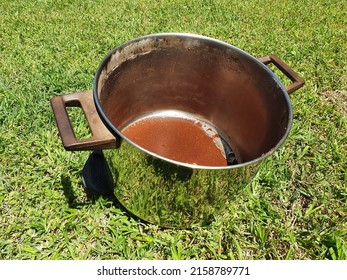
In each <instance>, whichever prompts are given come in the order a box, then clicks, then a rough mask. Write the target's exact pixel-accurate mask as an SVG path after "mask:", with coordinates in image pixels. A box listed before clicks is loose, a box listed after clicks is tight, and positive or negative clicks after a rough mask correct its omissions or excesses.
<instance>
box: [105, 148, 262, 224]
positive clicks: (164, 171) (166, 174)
mask: <svg viewBox="0 0 347 280" xmlns="http://www.w3.org/2000/svg"><path fill="white" fill-rule="evenodd" d="M104 155H105V157H106V160H107V162H108V163H109V165H110V170H111V172H112V173H113V178H114V181H115V195H116V197H117V198H118V199H119V201H120V202H121V203H122V204H123V205H124V206H125V207H126V208H127V209H128V210H129V211H130V212H132V213H133V214H135V215H136V216H138V217H140V218H142V219H143V220H146V221H148V222H151V223H154V224H158V225H161V226H164V227H183V228H184V227H186V228H189V227H192V226H195V225H196V226H201V225H206V224H208V223H210V222H211V221H213V217H214V215H217V214H218V213H223V212H224V211H225V210H226V209H227V208H228V201H230V200H232V198H233V197H235V195H236V194H237V192H238V191H239V189H240V187H244V186H245V185H246V184H247V183H249V182H250V180H251V179H252V178H253V177H254V176H255V173H256V172H257V169H258V166H259V163H256V164H253V165H250V166H246V167H240V168H236V169H223V170H222V169H221V170H218V169H217V170H211V169H192V168H188V167H185V166H180V165H175V164H172V163H169V162H166V161H164V160H161V159H159V158H155V157H152V156H150V155H146V154H145V153H143V152H142V151H140V150H139V149H137V148H135V147H133V146H132V145H130V144H129V143H127V142H126V141H124V142H123V143H122V148H121V149H117V150H114V151H112V150H105V151H104ZM119 159H122V160H119ZM129 166H132V168H129ZM134 170H137V171H136V174H134Z"/></svg>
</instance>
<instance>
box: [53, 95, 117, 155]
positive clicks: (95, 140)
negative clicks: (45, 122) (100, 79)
mask: <svg viewBox="0 0 347 280" xmlns="http://www.w3.org/2000/svg"><path fill="white" fill-rule="evenodd" d="M51 106H52V109H53V113H54V117H55V121H56V123H57V126H58V130H59V134H60V138H61V139H62V142H63V145H64V148H65V149H66V150H68V151H82V150H97V149H112V148H115V147H116V138H115V136H114V135H113V134H112V133H111V132H110V131H109V130H108V129H107V128H106V126H105V125H104V123H103V122H102V121H101V119H100V117H99V115H98V113H97V111H96V108H95V105H94V100H93V92H92V91H91V90H90V91H82V92H76V93H72V94H68V95H62V96H55V97H53V98H52V99H51ZM66 107H81V108H82V110H83V112H84V115H85V117H86V119H87V122H88V125H89V128H90V130H91V132H92V137H90V138H87V139H76V136H75V133H74V130H73V128H72V125H71V122H70V119H69V116H68V113H67V110H66Z"/></svg>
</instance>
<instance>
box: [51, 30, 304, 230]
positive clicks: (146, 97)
mask: <svg viewBox="0 0 347 280" xmlns="http://www.w3.org/2000/svg"><path fill="white" fill-rule="evenodd" d="M268 63H273V64H275V65H276V66H277V68H278V69H279V70H281V71H282V72H283V73H284V74H285V75H286V76H287V77H288V78H289V79H290V80H291V81H292V84H291V85H290V86H287V87H284V86H283V85H282V84H281V82H280V81H279V79H278V78H277V76H275V75H274V74H273V72H272V71H270V69H269V68H268V67H267V66H266V64H268ZM303 84H304V81H303V79H302V78H300V77H299V76H298V75H297V74H296V73H295V72H294V71H293V70H292V69H290V68H289V67H288V66H287V65H286V64H284V62H283V61H281V60H280V59H279V58H277V57H276V56H274V55H271V56H267V57H264V58H261V59H256V58H254V57H253V56H251V55H250V54H248V53H246V52H244V51H242V50H240V49H238V48H236V47H234V46H231V45H229V44H227V43H224V42H221V41H218V40H215V39H211V38H207V37H202V36H197V35H191V34H176V33H167V34H155V35H149V36H144V37H140V38H136V39H133V40H131V41H128V42H126V43H124V44H122V45H120V46H118V47H116V48H115V49H114V50H112V51H111V52H110V53H109V54H108V55H107V56H106V57H105V59H104V60H103V61H102V62H101V63H100V65H99V68H98V70H97V72H96V75H95V79H94V89H93V92H91V91H86V92H81V93H75V94H70V95H65V96H57V97H53V98H52V100H51V105H52V108H53V111H54V114H55V118H56V121H57V125H58V128H59V132H60V136H61V138H62V141H63V144H64V147H65V148H66V149H67V150H94V149H103V150H104V155H105V157H106V159H107V162H108V165H109V167H110V170H111V172H112V173H113V180H114V184H115V195H116V197H117V198H118V199H119V201H120V202H121V203H122V204H123V205H124V206H125V207H126V208H127V209H128V210H129V211H130V212H132V213H134V214H135V215H136V216H138V217H140V218H142V219H144V220H146V221H149V222H152V223H156V224H159V225H162V226H166V227H177V226H178V227H192V226H194V225H198V226H200V225H204V224H206V223H209V222H210V221H211V220H213V217H214V216H215V215H218V214H220V213H223V212H224V211H227V209H228V203H229V202H230V201H232V200H233V198H234V196H235V194H236V193H237V191H238V189H239V188H240V187H242V186H244V185H245V184H247V183H248V182H250V180H251V179H252V178H253V177H254V175H255V173H256V172H257V168H258V166H259V164H260V163H261V161H262V160H263V159H264V158H266V157H268V156H270V155H271V154H272V153H273V152H274V151H276V150H277V149H278V148H279V147H280V146H281V144H282V143H283V142H284V141H285V139H286V138H287V136H288V133H289V131H290V128H291V125H292V108H291V104H290V101H289V97H288V93H290V92H293V91H295V90H296V89H298V88H300V87H301V86H303ZM66 106H80V107H82V109H83V110H84V113H85V115H86V119H87V121H88V123H89V126H90V129H91V131H92V134H93V136H92V137H91V138H90V139H83V140H78V139H76V137H75V135H74V132H73V128H72V127H71V124H70V121H69V118H68V115H67V112H66ZM197 128H199V129H200V131H201V132H200V133H199V132H197V133H193V131H198V130H197ZM129 129H130V132H129ZM127 132H129V133H127ZM134 135H135V136H134ZM206 137H207V138H206ZM141 139H142V140H141ZM206 139H210V142H209V143H208V141H207V142H206V143H208V144H207V146H206V145H205V144H202V143H205V142H204V141H205V140H206ZM141 141H142V142H141ZM209 148H211V150H208V149H209ZM217 155H218V157H219V159H220V156H221V155H222V159H224V161H223V160H222V161H216V162H214V159H216V157H217ZM203 156H206V158H205V159H204V161H203V160H202V159H203ZM200 160H201V161H200ZM210 163H211V164H210Z"/></svg>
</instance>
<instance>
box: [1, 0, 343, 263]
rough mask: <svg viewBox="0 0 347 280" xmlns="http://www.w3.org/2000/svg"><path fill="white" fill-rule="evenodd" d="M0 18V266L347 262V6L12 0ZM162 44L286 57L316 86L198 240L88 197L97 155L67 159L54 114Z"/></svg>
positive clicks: (336, 1)
mask: <svg viewBox="0 0 347 280" xmlns="http://www.w3.org/2000/svg"><path fill="white" fill-rule="evenodd" d="M0 15H1V16H0V259H347V184H346V181H347V133H346V131H347V51H346V50H347V4H346V2H345V1H340V0H315V1H313V0H298V1H294V0H283V1H275V0H271V1H261V0H257V1H256V0H251V1H236V0H229V1H207V0H206V1H180V0H170V1H148V0H142V1H111V0H103V1H90V0H87V1H85V0H76V1H71V0H54V1H51V0H42V1H20V0H11V1H10V0H2V1H1V2H0ZM158 32H189V33H195V34H201V35H205V36H208V37H212V38H217V39H220V40H222V41H225V42H228V43H230V44H232V45H234V46H236V47H238V48H241V49H243V50H245V51H247V52H248V53H250V54H252V55H253V56H255V57H262V56H265V55H268V54H276V55H278V56H279V57H280V58H282V59H283V60H284V61H285V62H286V63H287V64H289V65H290V66H291V67H292V68H293V69H294V70H295V71H297V72H298V73H299V74H300V75H301V76H302V77H303V78H304V79H305V81H306V84H305V86H304V87H303V88H301V89H300V90H298V91H296V92H294V93H293V94H291V96H290V98H291V102H292V105H293V112H294V123H293V127H292V131H291V133H290V135H289V137H288V139H287V140H286V142H285V144H284V145H283V146H282V147H281V148H280V149H279V150H278V151H276V152H275V154H274V155H273V156H272V157H271V158H269V159H267V160H266V161H264V162H263V164H262V166H261V168H260V170H259V172H258V174H257V175H256V177H255V178H254V180H253V181H252V182H251V183H250V184H249V185H247V186H245V187H244V189H242V190H241V191H240V193H239V195H238V196H237V197H235V199H234V201H233V203H232V204H231V205H230V211H228V212H226V213H224V214H223V215H220V216H217V217H216V220H215V222H213V223H212V224H210V225H208V226H206V227H201V228H195V229H192V230H179V229H165V230H164V229H161V228H159V227H158V226H156V225H150V224H143V223H141V222H139V221H137V220H136V219H134V218H132V217H130V216H129V215H127V213H126V212H124V211H123V210H122V209H121V208H119V207H117V206H116V205H114V204H113V203H112V201H110V200H109V199H107V198H104V197H93V198H88V197H87V196H86V194H85V192H84V190H83V186H82V181H81V170H82V168H83V165H84V163H85V161H86V159H87V158H88V156H89V154H90V152H67V151H65V150H64V148H63V146H62V143H61V141H60V138H59V135H58V130H57V127H56V124H55V121H54V118H53V113H52V110H51V107H50V104H49V101H50V99H51V98H52V97H53V96H56V95H62V94H68V93H73V92H76V91H82V90H87V89H91V88H92V83H93V77H94V73H95V71H96V69H97V67H98V64H99V63H100V61H101V60H102V59H103V57H104V56H105V55H106V54H107V53H108V52H109V51H110V50H111V49H113V48H114V47H116V46H117V45H119V44H121V43H123V42H124V41H127V40H129V39H132V38H135V37H138V36H141V35H146V34H151V33H158ZM72 115H74V119H75V123H76V127H75V129H76V131H77V134H79V135H84V134H85V133H86V132H85V131H86V128H85V123H84V122H83V118H82V117H81V112H79V111H74V112H72ZM129 168H131V166H129Z"/></svg>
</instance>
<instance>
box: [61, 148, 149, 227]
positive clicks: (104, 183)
mask: <svg viewBox="0 0 347 280" xmlns="http://www.w3.org/2000/svg"><path fill="white" fill-rule="evenodd" d="M116 175H117V174H116ZM116 177H118V176H116ZM81 178H82V186H83V188H84V191H85V193H86V196H87V199H88V201H90V202H91V203H93V204H94V203H96V201H97V200H98V199H99V198H100V197H102V198H103V199H104V200H105V201H106V202H110V203H106V204H105V206H106V207H116V208H118V209H120V210H121V211H122V212H124V213H125V214H126V215H127V216H128V217H129V218H132V219H134V220H135V221H139V222H142V223H148V222H146V221H144V220H142V219H140V218H139V217H137V216H136V215H134V214H133V213H131V212H130V211H129V210H127V209H126V208H125V207H124V206H123V205H122V204H121V203H120V201H119V200H118V199H117V198H116V196H115V195H114V188H115V187H116V183H115V182H114V180H113V177H112V174H111V172H110V169H109V166H108V164H107V162H106V159H105V158H104V155H103V153H102V151H101V150H95V151H93V152H92V153H91V155H90V156H89V158H88V160H87V161H86V163H85V165H84V167H83V170H82V172H81ZM61 183H62V186H63V192H64V195H65V197H66V199H67V203H68V205H69V207H70V208H76V207H78V206H83V205H85V203H81V202H78V201H77V197H76V195H75V194H74V191H73V188H72V184H71V181H70V178H69V177H68V176H62V178H61Z"/></svg>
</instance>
